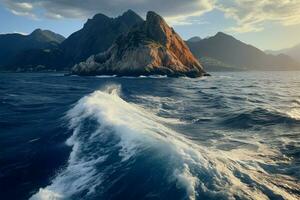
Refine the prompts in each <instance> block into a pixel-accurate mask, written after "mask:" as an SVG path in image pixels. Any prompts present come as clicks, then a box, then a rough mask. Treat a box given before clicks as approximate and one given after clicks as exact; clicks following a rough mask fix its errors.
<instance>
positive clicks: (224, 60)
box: [0, 10, 300, 71]
mask: <svg viewBox="0 0 300 200" xmlns="http://www.w3.org/2000/svg"><path fill="white" fill-rule="evenodd" d="M143 22H144V20H143V19H142V18H141V17H140V16H139V15H137V14H136V13H135V12H133V11H132V10H128V11H127V12H125V13H124V14H122V15H121V16H119V17H116V18H110V17H107V16H105V15H103V14H97V15H95V16H94V17H93V18H92V19H89V20H88V21H87V22H86V23H85V24H84V26H83V28H82V29H80V30H79V31H76V32H75V33H73V34H71V35H70V36H69V37H68V38H66V39H65V38H64V37H63V36H61V35H59V34H56V33H53V32H51V31H47V30H40V29H37V30H35V31H33V32H32V33H31V34H29V35H21V34H3V35H0V49H1V51H0V69H1V70H9V71H38V70H70V69H71V68H72V67H73V66H74V65H75V64H77V63H80V62H82V61H85V60H86V59H87V58H88V57H90V56H91V55H94V54H98V53H101V52H106V51H107V50H108V49H109V48H111V47H112V46H113V45H114V43H115V42H116V40H117V39H118V38H119V37H121V36H126V35H127V34H128V33H129V32H130V31H131V30H132V29H134V28H135V27H136V26H139V25H140V24H142V23H143ZM186 44H187V45H188V47H189V48H190V50H191V52H192V53H193V54H194V55H195V57H197V58H198V59H199V60H200V62H201V63H202V64H203V66H204V68H207V69H208V70H295V69H300V64H299V63H298V62H297V61H296V60H295V59H299V54H297V53H298V52H299V50H297V48H296V47H295V48H293V49H290V50H285V51H283V52H280V53H285V54H287V55H284V54H280V55H269V54H267V53H265V52H263V51H261V50H259V49H258V48H256V47H254V46H251V45H248V44H245V43H243V42H241V41H239V40H237V39H235V38H234V37H232V36H230V35H227V34H224V33H221V32H220V33H217V34H216V35H215V36H212V37H209V38H205V39H201V38H200V37H193V38H191V39H189V40H188V41H186ZM291 52H293V53H291ZM268 53H270V52H268ZM271 53H272V54H277V53H276V52H271ZM293 58H294V59H293ZM298 61H299V60H298ZM299 62H300V61H299Z"/></svg>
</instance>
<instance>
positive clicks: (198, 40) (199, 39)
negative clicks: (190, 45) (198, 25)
mask: <svg viewBox="0 0 300 200" xmlns="http://www.w3.org/2000/svg"><path fill="white" fill-rule="evenodd" d="M201 40H202V39H201V38H200V37H198V36H195V37H191V38H190V39H188V40H187V41H188V42H200V41H201Z"/></svg>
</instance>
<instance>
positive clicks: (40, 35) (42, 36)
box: [0, 29, 65, 66]
mask: <svg viewBox="0 0 300 200" xmlns="http://www.w3.org/2000/svg"><path fill="white" fill-rule="evenodd" d="M64 40H65V38H64V37H63V36H61V35H59V34H56V33H53V32H51V31H48V30H41V29H36V30H35V31H33V32H32V33H31V34H29V35H22V34H18V33H13V34H2V35H0V49H1V51H0V66H6V65H8V64H10V63H12V62H14V60H15V59H16V56H18V55H19V54H20V53H21V52H23V51H27V50H34V49H35V50H37V49H54V48H57V47H58V46H59V44H60V43H61V42H62V41H64Z"/></svg>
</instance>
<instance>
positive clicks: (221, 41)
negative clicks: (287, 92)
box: [187, 32, 300, 70]
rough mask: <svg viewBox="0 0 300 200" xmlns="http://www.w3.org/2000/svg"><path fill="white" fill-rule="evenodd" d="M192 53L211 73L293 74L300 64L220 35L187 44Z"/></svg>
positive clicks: (223, 34) (299, 67)
mask: <svg viewBox="0 0 300 200" xmlns="http://www.w3.org/2000/svg"><path fill="white" fill-rule="evenodd" d="M187 44H188V46H189V48H190V49H191V51H192V53H193V54H194V55H195V56H196V57H197V58H199V59H200V60H201V61H202V63H203V65H204V67H205V68H207V69H209V68H211V69H213V70H223V69H224V70H230V69H232V70H294V69H300V64H299V63H298V62H297V61H295V60H294V59H292V58H291V57H289V56H287V55H284V54H280V55H269V54H266V53H265V52H263V51H261V50H259V49H258V48H256V47H254V46H251V45H248V44H245V43H243V42H241V41H239V40H237V39H235V38H234V37H232V36H230V35H227V34H225V33H222V32H219V33H217V34H216V35H215V36H212V37H209V38H206V39H202V40H200V41H198V42H193V41H192V42H191V41H190V40H188V41H187ZM205 61H206V62H205Z"/></svg>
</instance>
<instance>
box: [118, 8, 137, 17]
mask: <svg viewBox="0 0 300 200" xmlns="http://www.w3.org/2000/svg"><path fill="white" fill-rule="evenodd" d="M133 15H134V16H136V15H138V14H136V12H134V11H133V10H131V9H129V10H127V11H126V12H124V13H123V14H122V16H133Z"/></svg>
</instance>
